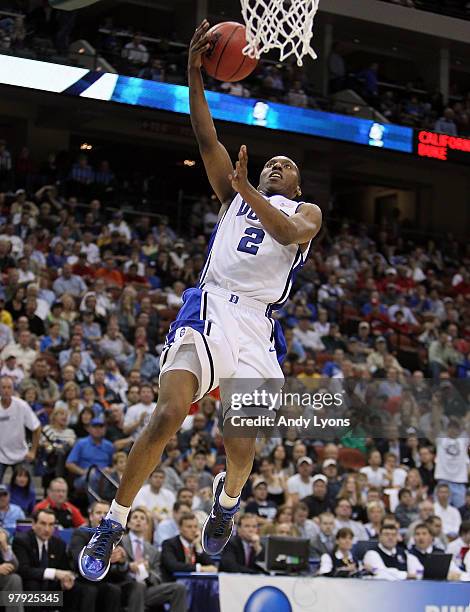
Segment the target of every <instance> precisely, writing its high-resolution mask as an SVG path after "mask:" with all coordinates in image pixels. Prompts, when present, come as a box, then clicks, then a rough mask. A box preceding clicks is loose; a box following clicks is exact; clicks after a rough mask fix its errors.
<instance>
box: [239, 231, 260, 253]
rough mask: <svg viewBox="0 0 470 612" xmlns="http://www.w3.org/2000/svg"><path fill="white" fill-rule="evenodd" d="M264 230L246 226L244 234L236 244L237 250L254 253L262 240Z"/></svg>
mask: <svg viewBox="0 0 470 612" xmlns="http://www.w3.org/2000/svg"><path fill="white" fill-rule="evenodd" d="M264 236H265V231H264V230H262V229H260V228H258V227H247V228H246V230H245V236H243V238H242V239H241V240H240V242H239V243H238V246H237V251H241V252H242V253H249V254H250V255H256V253H257V252H258V249H259V245H260V244H261V243H262V242H263V239H264Z"/></svg>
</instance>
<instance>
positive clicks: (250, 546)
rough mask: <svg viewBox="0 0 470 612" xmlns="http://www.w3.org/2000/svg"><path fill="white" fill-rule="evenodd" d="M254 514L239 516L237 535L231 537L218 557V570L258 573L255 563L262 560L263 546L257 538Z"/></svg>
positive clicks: (257, 531)
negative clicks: (219, 557) (220, 556)
mask: <svg viewBox="0 0 470 612" xmlns="http://www.w3.org/2000/svg"><path fill="white" fill-rule="evenodd" d="M257 518H258V517H257V516H256V515H255V514H250V513H247V514H244V515H243V516H241V517H240V520H239V521H238V527H237V535H236V536H234V537H233V538H231V539H230V540H229V542H228V544H227V546H226V547H225V548H224V551H223V553H222V558H221V559H220V565H219V571H221V572H232V573H240V574H260V573H263V572H262V570H261V569H260V568H259V567H258V566H257V565H256V562H257V561H262V560H264V552H265V551H264V548H263V546H262V545H261V542H260V539H259V530H258V520H257Z"/></svg>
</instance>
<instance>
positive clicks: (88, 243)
mask: <svg viewBox="0 0 470 612" xmlns="http://www.w3.org/2000/svg"><path fill="white" fill-rule="evenodd" d="M81 252H82V253H86V258H87V261H88V263H89V264H97V263H99V262H100V261H101V257H100V250H99V248H98V246H97V245H96V244H95V243H94V238H93V234H92V233H91V232H85V233H84V234H83V242H82V249H81Z"/></svg>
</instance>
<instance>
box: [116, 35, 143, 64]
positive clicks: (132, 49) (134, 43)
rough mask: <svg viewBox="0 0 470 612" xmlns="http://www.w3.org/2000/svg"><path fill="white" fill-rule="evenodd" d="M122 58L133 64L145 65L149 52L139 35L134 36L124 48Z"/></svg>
mask: <svg viewBox="0 0 470 612" xmlns="http://www.w3.org/2000/svg"><path fill="white" fill-rule="evenodd" d="M122 56H123V57H127V59H128V60H129V61H130V62H132V63H133V64H146V63H147V62H148V61H149V52H148V51H147V47H146V46H145V45H143V44H142V38H141V36H140V34H136V35H135V36H134V38H133V39H132V40H131V42H128V43H127V45H125V46H124V49H123V51H122Z"/></svg>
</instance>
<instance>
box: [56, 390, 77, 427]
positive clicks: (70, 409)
mask: <svg viewBox="0 0 470 612" xmlns="http://www.w3.org/2000/svg"><path fill="white" fill-rule="evenodd" d="M83 406H84V405H83V402H81V401H80V387H79V386H78V385H77V383H76V382H68V383H65V385H64V387H63V389H62V393H61V396H60V399H59V400H57V402H56V403H55V406H54V408H64V409H65V410H67V414H68V423H69V424H70V425H75V423H77V421H78V415H79V414H80V412H81V411H82V410H83Z"/></svg>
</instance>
